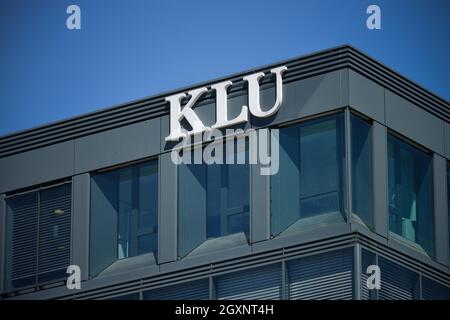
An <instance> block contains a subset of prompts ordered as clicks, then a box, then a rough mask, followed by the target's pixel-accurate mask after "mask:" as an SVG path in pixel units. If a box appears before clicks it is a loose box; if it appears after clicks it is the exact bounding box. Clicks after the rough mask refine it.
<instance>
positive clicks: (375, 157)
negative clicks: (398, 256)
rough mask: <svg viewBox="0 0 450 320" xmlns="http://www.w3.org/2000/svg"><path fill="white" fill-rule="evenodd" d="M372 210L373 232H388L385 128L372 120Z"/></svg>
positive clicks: (384, 235) (381, 233) (383, 235)
mask: <svg viewBox="0 0 450 320" xmlns="http://www.w3.org/2000/svg"><path fill="white" fill-rule="evenodd" d="M372 141H373V143H372V148H373V150H372V151H373V152H372V166H373V204H374V208H373V212H374V226H375V232H376V233H377V234H379V235H381V236H382V237H385V238H387V234H388V179H387V177H388V166H387V159H388V156H387V152H388V151H387V130H386V127H385V126H383V125H381V124H379V123H378V122H376V121H374V122H373V125H372Z"/></svg>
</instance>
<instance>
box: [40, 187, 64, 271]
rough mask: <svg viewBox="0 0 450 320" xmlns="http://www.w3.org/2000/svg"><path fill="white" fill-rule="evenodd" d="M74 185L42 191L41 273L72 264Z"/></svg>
mask: <svg viewBox="0 0 450 320" xmlns="http://www.w3.org/2000/svg"><path fill="white" fill-rule="evenodd" d="M70 220H71V186H70V185H68V184H66V185H62V186H59V187H56V188H51V189H48V190H43V191H41V202H40V212H39V269H38V272H39V274H40V275H41V274H43V273H47V272H51V271H57V270H61V269H65V268H67V266H68V265H69V264H70V228H71V221H70Z"/></svg>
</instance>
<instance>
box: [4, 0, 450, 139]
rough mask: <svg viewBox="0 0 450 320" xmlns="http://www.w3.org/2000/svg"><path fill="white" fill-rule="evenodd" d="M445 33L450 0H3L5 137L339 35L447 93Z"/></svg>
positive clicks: (334, 40) (449, 70)
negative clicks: (374, 14) (71, 16)
mask: <svg viewBox="0 0 450 320" xmlns="http://www.w3.org/2000/svg"><path fill="white" fill-rule="evenodd" d="M70 4H76V5H78V6H80V8H81V30H68V29H67V28H66V19H67V17H68V15H67V14H66V8H67V7H68V6H69V5H70ZM370 4H377V5H379V6H380V8H381V27H382V29H381V30H368V29H367V28H366V19H367V17H368V15H367V14H366V8H367V7H368V5H370ZM449 39H450V1H448V0H428V1H425V0H395V1H392V0H391V1H365V0H343V1H333V0H328V1H325V0H308V1H300V0H297V1H279V0H277V1H274V0H272V1H263V0H258V1H257V0H248V1H243V0H227V1H212V0H209V1H202V0H195V1H194V0H191V1H172V0H164V1H157V0H153V1H143V0H133V1H119V0H109V1H106V0H95V1H93V0H71V1H65V0H53V1H50V0H40V1H31V0H29V1H24V0H2V1H0V135H5V134H8V133H12V132H15V131H18V130H23V129H28V128H31V127H35V126H39V125H42V124H46V123H49V122H53V121H57V120H62V119H65V118H68V117H72V116H76V115H81V114H83V113H86V112H90V111H94V110H98V109H101V108H105V107H109V106H113V105H116V104H119V103H123V102H127V101H129V100H133V99H138V98H143V97H146V96H150V95H153V94H157V93H160V92H163V91H166V90H171V89H176V88H179V87H182V86H186V85H190V84H194V83H197V82H201V81H206V80H208V79H213V78H216V77H221V76H225V75H227V74H231V73H235V72H239V71H243V70H245V69H249V68H251V67H258V66H261V65H265V64H268V63H273V62H276V61H278V60H282V59H287V58H291V57H295V56H298V55H303V54H308V53H311V52H314V51H317V50H322V49H327V48H329V47H333V46H337V45H341V44H345V43H348V44H351V45H354V46H355V47H357V48H359V49H361V50H363V51H365V52H366V53H368V54H369V55H371V56H372V57H374V58H376V59H377V60H379V61H381V62H383V63H384V64H386V65H387V66H389V67H391V68H393V69H394V70H396V71H398V72H400V73H401V74H403V75H404V76H406V77H408V78H410V79H412V80H413V81H415V82H417V83H419V84H420V85H422V86H424V87H425V88H427V89H430V90H431V91H433V92H434V93H436V94H438V95H440V96H442V97H443V98H445V99H447V100H450V75H449V74H450V41H449Z"/></svg>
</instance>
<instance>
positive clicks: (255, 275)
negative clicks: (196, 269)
mask: <svg viewBox="0 0 450 320" xmlns="http://www.w3.org/2000/svg"><path fill="white" fill-rule="evenodd" d="M215 288H216V298H217V299H218V300H224V299H228V300H261V299H264V300H266V299H267V300H278V299H281V263H277V264H272V265H268V266H262V267H258V268H253V269H249V270H244V271H240V272H235V273H229V274H225V275H221V276H219V277H217V278H216V279H215Z"/></svg>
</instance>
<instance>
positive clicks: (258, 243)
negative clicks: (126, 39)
mask: <svg viewBox="0 0 450 320" xmlns="http://www.w3.org/2000/svg"><path fill="white" fill-rule="evenodd" d="M282 65H285V66H287V67H288V71H286V72H285V74H284V75H283V95H284V99H283V104H282V105H281V107H280V109H279V111H278V112H277V113H276V114H275V115H274V116H273V117H270V118H268V119H264V120H262V119H258V118H255V117H251V118H250V121H249V122H248V123H247V124H246V125H245V126H246V128H253V129H256V130H257V129H261V128H266V127H270V128H275V127H283V126H285V125H286V124H288V123H297V122H298V123H302V122H303V121H306V120H310V119H316V118H317V119H320V118H322V117H324V116H327V115H334V114H340V115H342V117H343V119H344V120H343V121H344V136H343V139H344V140H345V148H344V153H345V154H344V159H345V161H346V163H345V166H344V169H343V170H344V183H343V186H344V188H343V191H342V192H343V214H344V218H345V219H344V220H343V222H342V223H336V224H331V225H325V226H323V225H317V226H316V227H313V228H310V229H308V230H303V231H301V232H300V231H299V232H292V233H286V234H284V233H280V234H279V235H273V234H271V221H270V219H271V206H270V199H271V196H270V186H271V185H270V183H271V182H270V177H268V176H261V175H259V174H258V172H259V168H258V166H257V165H255V166H252V168H251V170H250V213H249V214H250V235H249V240H248V242H247V243H243V242H241V241H238V240H235V239H232V238H230V237H223V238H218V239H216V240H217V241H214V242H213V243H211V244H210V245H209V246H201V247H199V248H197V249H196V250H194V251H192V252H191V253H189V254H187V255H185V256H180V255H179V252H178V243H179V239H178V237H179V233H178V222H179V221H178V220H179V216H178V205H179V203H178V202H179V201H178V200H179V198H178V192H179V188H178V182H179V181H178V180H179V175H178V170H177V166H176V165H174V164H173V163H172V162H171V160H170V151H171V148H172V147H173V144H171V143H167V142H166V141H165V137H166V136H168V134H169V106H168V103H167V102H166V101H165V100H164V99H165V97H167V96H168V95H171V94H174V93H177V92H186V91H188V90H190V89H194V88H197V87H200V86H209V85H210V84H212V83H215V82H218V81H224V80H231V81H233V86H232V87H231V89H230V90H229V95H228V105H229V106H228V108H229V116H230V118H232V117H235V116H236V115H237V114H238V112H239V109H240V108H241V106H242V104H246V102H247V91H246V87H245V85H244V82H243V81H242V77H243V76H244V75H247V74H249V73H254V72H258V71H262V72H264V73H266V74H267V73H268V71H269V70H270V69H271V68H273V67H277V66H282ZM261 90H262V91H261V101H262V104H271V103H273V101H274V100H275V88H274V83H273V79H272V80H271V79H269V78H265V79H264V80H263V81H262V83H261ZM194 110H195V112H196V113H197V114H198V115H199V117H201V118H202V120H203V121H204V123H205V125H211V124H213V123H214V121H215V119H216V115H215V100H214V97H213V96H212V94H211V93H207V94H206V95H205V96H204V97H203V98H202V99H201V100H200V101H199V103H198V104H197V106H196V107H195V109H194ZM351 115H357V116H358V117H361V118H363V119H365V120H367V121H368V122H370V126H371V136H372V144H371V157H372V158H371V163H372V171H373V173H372V174H373V180H372V183H371V188H372V196H373V201H372V203H371V212H372V215H373V216H372V219H373V227H372V228H369V227H367V226H366V225H365V224H364V223H361V221H359V220H358V219H356V217H355V215H354V213H355V212H354V208H352V203H353V198H352V197H353V196H354V195H353V193H352V183H354V181H355V179H354V177H353V178H352V169H351V160H350V159H351V154H352V150H351V145H352V141H351V133H350V129H349V128H350V121H351ZM449 121H450V104H449V102H448V101H445V100H443V99H442V98H439V97H437V96H436V95H434V94H433V93H431V92H429V91H426V90H425V89H423V88H421V87H419V86H418V85H417V84H415V83H413V82H411V81H409V80H407V79H405V78H404V77H402V76H401V75H399V74H397V73H396V72H394V71H392V70H390V69H388V68H387V67H385V66H384V65H382V64H381V63H379V62H377V61H375V60H374V59H372V58H370V57H368V56H367V55H365V54H364V53H361V52H360V51H358V50H356V49H354V48H352V47H350V46H341V47H337V48H333V49H330V50H326V51H322V52H318V53H314V54H311V55H307V56H303V57H298V58H295V59H291V60H288V61H283V62H280V63H276V64H273V65H269V66H265V67H261V68H256V69H253V70H249V71H246V72H242V73H239V74H235V75H232V76H229V77H226V78H223V79H218V80H214V81H210V82H208V83H203V84H199V85H195V86H192V87H189V88H183V89H180V90H176V91H172V92H167V93H163V94H161V95H157V96H154V97H150V98H145V99H142V100H138V101H133V102H130V103H128V104H124V105H120V106H116V107H113V108H110V109H105V110H101V111H98V112H94V113H90V114H87V115H83V116H80V117H76V118H72V119H68V120H64V121H61V122H57V123H54V124H50V125H46V126H42V127H38V128H34V129H30V130H27V131H23V132H19V133H15V134H11V135H8V136H4V137H1V138H0V177H1V178H0V243H1V244H2V246H0V293H1V295H0V296H1V297H2V298H6V299H109V298H119V297H122V296H124V297H125V298H130V299H135V298H141V299H188V298H196V299H227V298H233V299H245V298H250V299H257V298H266V299H309V298H315V299H320V298H325V299H376V298H378V299H383V298H385V299H400V298H402V299H403V298H404V299H408V298H410V299H437V298H447V299H450V257H449V230H448V226H449V221H448V219H449V213H448V212H449V210H448V206H449V203H448V197H447V194H448V190H447V186H448V182H447V170H448V169H447V168H448V163H449V161H450V123H449ZM390 134H393V135H396V136H399V137H400V138H401V139H404V140H405V141H407V142H408V143H410V144H412V145H414V146H417V147H418V148H423V149H426V150H427V152H429V154H430V156H431V159H432V173H431V175H432V187H433V188H432V189H433V199H432V208H433V216H434V221H433V237H434V238H433V244H434V249H433V254H432V255H428V254H425V253H424V252H423V250H421V249H418V248H416V247H415V246H414V245H411V244H410V243H408V242H406V241H403V240H402V239H400V238H399V237H398V236H396V235H395V234H393V233H392V232H391V231H390V229H389V201H390V199H389V195H388V184H389V181H388V180H389V178H388V177H389V174H388V170H389V164H388V135H390ZM143 160H157V162H158V177H159V179H158V219H157V220H158V223H157V225H158V233H157V237H158V241H157V243H158V248H157V254H156V256H155V257H146V256H135V257H130V258H126V259H122V260H117V261H115V262H112V263H110V265H109V266H108V267H107V268H105V269H104V270H103V271H101V272H99V273H98V274H95V275H92V274H91V275H90V273H89V272H88V270H89V268H90V267H89V266H90V259H91V256H90V252H89V251H90V243H91V240H92V239H91V230H92V226H91V225H90V222H91V221H92V220H91V219H92V217H91V216H90V210H91V205H92V203H91V196H90V195H91V187H92V184H91V179H92V176H93V175H94V174H96V173H97V172H101V171H102V170H104V169H107V168H111V167H116V166H122V165H127V164H131V163H135V162H141V161H143ZM64 181H65V182H66V183H67V182H70V184H71V232H70V235H71V236H70V237H71V238H70V263H71V264H75V265H78V266H80V268H81V270H82V273H81V276H82V284H81V286H82V288H81V289H80V290H68V289H67V288H66V286H65V283H64V281H61V280H59V281H49V282H44V283H38V284H37V285H28V286H24V287H20V288H14V289H11V288H10V287H8V286H7V285H6V280H5V279H6V273H7V272H8V271H7V269H8V267H7V266H8V265H9V263H10V261H9V260H10V259H11V252H9V251H8V249H7V245H6V243H7V242H8V237H11V230H7V229H8V223H7V215H8V212H9V211H8V209H7V199H9V198H12V197H14V195H16V194H18V193H26V192H27V191H28V190H31V189H39V188H43V187H44V186H48V185H52V184H54V183H60V182H64ZM371 264H377V265H379V266H380V268H381V272H382V274H381V281H382V283H381V290H378V291H373V292H371V291H369V290H367V287H366V286H365V281H366V278H367V274H366V268H367V266H368V265H371ZM395 275H397V276H395Z"/></svg>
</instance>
